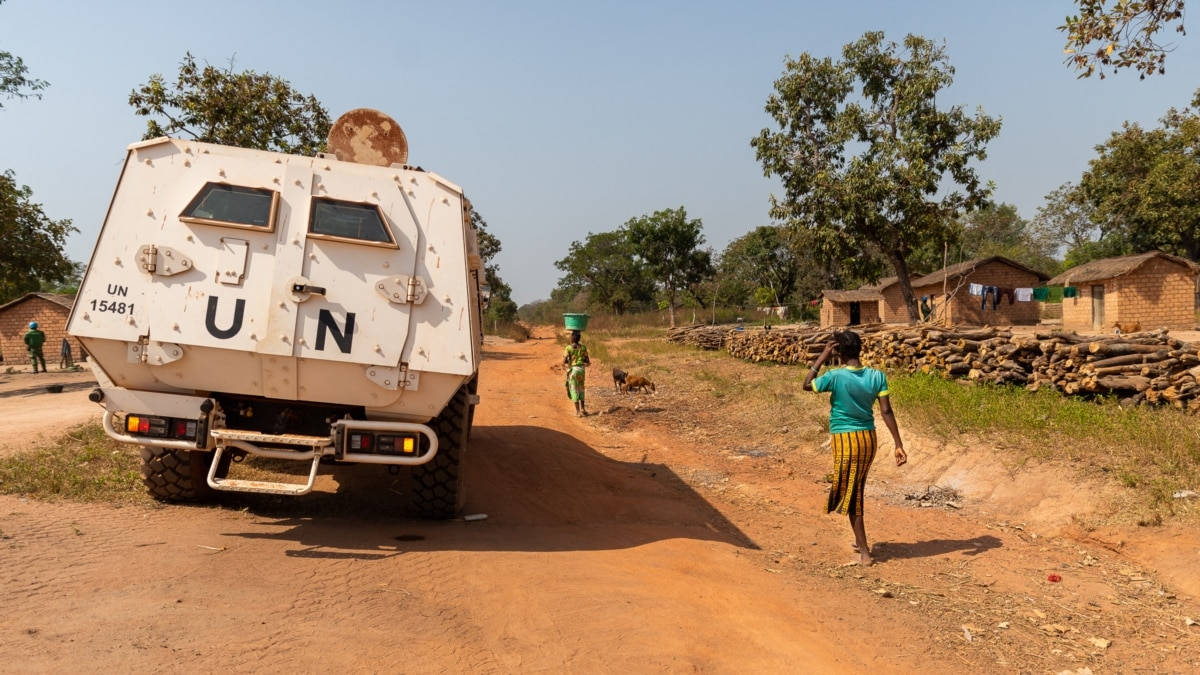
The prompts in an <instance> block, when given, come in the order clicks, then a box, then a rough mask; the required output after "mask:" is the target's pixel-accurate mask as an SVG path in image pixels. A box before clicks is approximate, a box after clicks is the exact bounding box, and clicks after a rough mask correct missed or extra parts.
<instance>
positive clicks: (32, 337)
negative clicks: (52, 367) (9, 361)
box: [25, 321, 46, 373]
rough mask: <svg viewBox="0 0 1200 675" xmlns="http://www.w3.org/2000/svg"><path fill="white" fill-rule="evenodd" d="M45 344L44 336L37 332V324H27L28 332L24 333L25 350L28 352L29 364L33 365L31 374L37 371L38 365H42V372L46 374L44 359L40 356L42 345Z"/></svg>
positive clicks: (32, 322) (34, 322) (31, 322)
mask: <svg viewBox="0 0 1200 675" xmlns="http://www.w3.org/2000/svg"><path fill="white" fill-rule="evenodd" d="M44 344H46V334H45V333H43V332H42V331H40V330H38V322H36V321H30V322H29V332H27V333H25V349H28V350H29V362H30V363H32V364H33V372H35V373H36V372H37V371H38V363H41V364H42V372H43V373H44V372H46V357H45V356H42V345H44Z"/></svg>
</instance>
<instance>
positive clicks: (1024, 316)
mask: <svg viewBox="0 0 1200 675" xmlns="http://www.w3.org/2000/svg"><path fill="white" fill-rule="evenodd" d="M1047 276H1048V275H1046V274H1043V273H1042V272H1039V271H1037V270H1035V269H1032V268H1030V267H1026V266H1025V265H1022V264H1021V263H1019V262H1017V261H1015V260H1009V259H1008V258H1004V257H1002V256H992V257H991V258H978V259H975V260H967V261H965V262H961V263H957V264H955V265H950V266H949V267H946V268H944V269H940V270H938V271H937V272H934V273H933V274H926V275H925V276H923V277H920V278H918V279H916V280H915V281H913V282H912V286H913V293H914V294H916V296H917V300H918V301H919V300H920V299H921V296H923V295H928V296H930V298H931V299H932V303H931V304H932V306H933V312H934V313H933V316H934V318H935V319H937V320H944V321H946V322H948V323H952V324H953V323H960V324H975V325H980V326H982V325H993V326H1009V325H1023V324H1026V325H1033V324H1036V323H1038V321H1040V320H1041V307H1040V303H1038V302H1033V301H1030V302H1019V301H1017V300H1016V298H1015V297H1014V295H1013V294H1006V295H1003V296H1002V297H1001V299H1000V301H999V302H998V303H995V305H994V306H993V303H992V302H991V301H990V300H989V301H988V302H987V303H986V305H985V304H984V303H983V298H981V297H980V296H976V295H971V294H970V293H969V288H970V285H971V284H980V285H982V286H995V287H997V288H1000V289H1006V290H1011V289H1016V288H1035V287H1037V286H1041V285H1042V283H1043V282H1045V280H1046V279H1047ZM943 288H944V289H945V293H944V294H943ZM945 295H948V296H950V297H949V299H947V298H946V297H945Z"/></svg>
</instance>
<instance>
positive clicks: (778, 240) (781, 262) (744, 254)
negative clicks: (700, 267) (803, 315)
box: [720, 225, 808, 305]
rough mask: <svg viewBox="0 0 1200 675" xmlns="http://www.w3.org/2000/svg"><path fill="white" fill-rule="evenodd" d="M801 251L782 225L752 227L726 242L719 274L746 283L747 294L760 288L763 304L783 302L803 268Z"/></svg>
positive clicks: (780, 303) (790, 231)
mask: <svg viewBox="0 0 1200 675" xmlns="http://www.w3.org/2000/svg"><path fill="white" fill-rule="evenodd" d="M802 255H803V251H802V250H801V249H800V247H798V246H797V245H796V242H795V236H794V235H793V231H792V230H791V229H789V228H786V227H779V226H772V225H766V226H762V227H756V228H754V229H753V230H750V231H749V232H748V233H746V234H744V235H742V236H740V237H738V238H737V239H734V240H733V241H731V242H729V245H728V246H726V247H725V250H724V252H722V254H721V264H720V274H721V276H723V277H725V278H726V280H727V282H732V283H735V284H738V283H740V284H743V285H746V286H748V287H749V289H748V290H749V291H750V294H751V296H752V295H753V294H754V293H755V291H757V290H758V289H764V291H765V292H764V293H760V294H759V295H761V296H765V297H766V299H767V302H766V304H772V305H784V304H787V303H788V300H789V299H790V298H791V295H792V293H793V291H795V290H796V286H797V282H798V281H799V279H800V277H801V275H802V274H803V272H804V270H803V269H802V266H803V267H805V268H807V267H808V266H807V265H803V262H802Z"/></svg>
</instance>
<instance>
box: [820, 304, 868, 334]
mask: <svg viewBox="0 0 1200 675" xmlns="http://www.w3.org/2000/svg"><path fill="white" fill-rule="evenodd" d="M859 322H860V323H878V322H879V303H878V302H860V303H859ZM849 325H850V303H848V302H834V301H832V300H830V299H829V298H824V299H823V300H821V327H822V328H830V327H833V326H849Z"/></svg>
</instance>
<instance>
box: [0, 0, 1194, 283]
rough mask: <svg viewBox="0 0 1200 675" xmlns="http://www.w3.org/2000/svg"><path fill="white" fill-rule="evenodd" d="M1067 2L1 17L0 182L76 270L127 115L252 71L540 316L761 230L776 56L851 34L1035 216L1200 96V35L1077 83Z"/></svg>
mask: <svg viewBox="0 0 1200 675" xmlns="http://www.w3.org/2000/svg"><path fill="white" fill-rule="evenodd" d="M1072 8H1073V5H1072V3H1071V2H1069V0H1011V1H1008V2H990V1H989V2H983V1H969V0H958V1H953V2H952V1H950V0H946V1H943V2H934V1H932V0H909V1H907V2H900V1H895V2H885V1H882V0H876V1H872V2H866V1H862V2H856V1H854V0H847V1H843V2H828V1H823V2H800V1H795V0H793V1H791V2H783V1H780V2H746V3H733V2H603V1H600V0H594V1H592V2H587V3H584V2H562V1H561V0H560V1H557V2H551V1H547V2H516V1H513V2H421V3H414V2H399V1H397V2H353V1H351V0H345V1H343V2H336V3H335V2H321V3H318V2H311V1H309V0H291V1H289V2H248V1H243V2H222V1H213V2H203V3H197V2H186V3H184V2H170V1H168V0H160V1H158V2H122V1H120V0H113V1H111V2H82V1H75V2H54V1H51V0H8V2H5V3H4V4H3V5H0V49H3V50H7V51H11V52H13V53H15V54H17V55H19V56H21V57H23V58H24V59H25V62H26V64H27V65H28V66H29V68H30V71H31V73H32V75H33V76H35V77H39V78H42V79H45V80H48V81H49V82H50V85H51V86H50V88H49V89H47V90H46V92H45V96H44V98H43V99H42V100H41V101H38V100H25V101H7V102H5V108H4V109H3V110H2V111H0V170H3V169H12V170H14V171H16V174H17V180H18V181H20V182H22V183H25V184H28V185H29V186H31V187H32V188H33V190H34V193H35V198H36V199H37V201H39V202H41V203H42V204H43V205H44V206H45V209H46V211H47V213H49V214H50V215H51V216H52V217H55V218H71V219H72V220H74V222H75V225H76V226H77V227H78V228H79V230H80V232H79V234H77V235H75V236H74V237H73V238H72V239H71V242H70V245H69V248H68V253H69V254H70V255H71V257H73V258H75V259H78V260H86V259H87V256H88V255H89V253H90V251H91V247H92V244H93V243H94V241H95V237H96V234H97V232H98V231H99V227H100V224H101V220H102V219H103V217H104V212H105V209H106V208H107V206H108V200H109V197H110V195H111V193H112V188H113V184H114V182H115V181H116V179H117V174H118V170H119V168H120V164H121V162H122V160H123V157H124V148H125V146H126V144H128V143H130V142H132V141H135V140H137V139H139V138H140V137H141V135H142V133H143V130H144V125H145V123H144V120H143V119H141V118H137V117H135V116H134V115H133V110H132V108H130V107H129V105H128V104H127V98H128V95H129V92H130V90H131V89H133V88H134V87H136V86H137V85H138V84H140V83H142V82H145V81H146V79H147V77H148V76H149V75H150V74H152V73H163V74H164V75H166V76H168V79H173V75H174V74H175V72H176V71H177V66H178V62H179V60H180V58H181V57H182V56H183V54H184V52H185V51H188V50H190V51H191V52H192V53H193V54H195V55H196V56H197V57H198V58H199V59H201V60H205V61H208V62H211V63H214V64H223V63H226V62H227V61H228V59H229V58H230V57H231V56H234V55H236V65H237V67H239V68H251V69H254V70H258V71H267V72H271V73H273V74H276V75H279V76H282V77H285V78H287V79H288V80H290V81H291V82H292V83H293V84H294V85H295V86H296V87H297V88H299V89H300V90H301V91H304V92H311V93H313V94H315V95H316V96H317V97H318V98H319V99H320V100H322V101H323V102H324V103H325V105H326V106H327V107H328V108H329V110H330V112H331V114H333V115H334V116H336V115H338V114H340V113H341V112H344V111H345V110H348V109H350V108H354V107H360V106H364V107H374V108H378V109H380V110H383V111H385V112H387V113H389V114H391V115H392V116H393V117H395V118H396V119H397V120H398V121H399V122H400V123H401V125H402V126H403V127H404V129H405V132H406V133H407V135H408V138H409V142H410V145H411V160H410V161H412V162H413V163H416V164H420V165H422V166H424V167H425V168H427V169H430V170H433V171H436V172H438V173H441V174H443V175H444V176H446V177H447V178H449V179H451V180H453V181H455V182H456V183H458V184H460V185H462V186H463V187H464V188H465V189H466V191H467V194H468V196H469V197H470V198H471V200H472V201H473V202H474V204H475V205H476V207H477V208H478V209H479V211H480V212H481V213H482V214H483V216H484V218H485V219H486V220H487V222H488V225H489V228H490V229H491V230H492V231H493V232H494V233H495V234H496V235H497V236H499V237H500V239H501V241H502V243H503V247H504V250H503V252H502V253H501V254H500V256H499V263H500V266H501V274H502V276H503V277H504V278H505V279H507V280H508V281H509V282H510V283H511V284H512V286H513V289H514V295H515V298H516V300H517V301H518V302H520V303H525V302H529V301H532V300H535V299H538V298H543V297H546V296H547V295H548V294H549V292H550V289H551V288H553V286H554V284H555V282H556V281H557V279H558V276H559V275H558V271H557V270H556V269H555V268H554V261H555V260H556V259H558V258H560V257H562V256H563V255H564V254H565V252H566V250H567V246H568V245H569V244H570V242H571V241H572V240H576V239H581V238H583V237H584V236H586V235H587V233H588V232H601V231H606V230H611V229H614V228H616V227H618V226H619V225H621V224H622V223H623V222H625V221H626V220H627V219H629V218H630V217H633V216H637V215H641V214H643V213H648V212H651V211H654V210H656V209H661V208H674V207H677V206H679V205H683V206H686V207H687V209H688V213H689V215H691V216H693V217H699V218H702V219H703V221H704V231H705V235H706V236H707V239H708V243H709V244H710V245H712V246H713V247H714V248H716V249H717V250H720V249H721V248H723V247H724V246H725V244H727V243H728V242H729V241H730V240H731V239H733V238H735V237H737V236H739V235H741V234H743V233H744V232H746V231H747V230H749V229H750V228H752V227H755V226H757V225H762V224H767V223H768V222H769V220H768V217H767V206H768V203H767V197H768V195H769V194H770V193H771V192H772V190H774V189H776V186H775V183H774V182H772V181H770V180H767V179H765V178H763V176H762V171H761V168H760V166H759V165H758V163H757V162H756V161H755V159H754V154H753V152H752V150H751V148H750V146H749V139H750V137H751V136H753V135H755V134H756V133H757V132H758V131H759V130H760V129H762V128H763V127H764V126H766V125H767V124H768V119H767V117H766V115H765V113H763V103H764V101H765V100H766V97H767V96H768V95H769V94H770V92H771V86H772V83H773V82H774V80H775V79H776V78H777V77H778V76H779V75H780V73H781V71H782V67H783V58H784V56H785V55H786V54H793V55H798V54H800V53H802V52H810V53H812V54H814V55H822V56H824V55H831V56H834V55H837V54H838V52H839V50H840V48H841V46H842V45H843V44H845V43H846V42H850V41H852V40H854V39H856V38H858V37H859V36H860V35H861V34H862V33H863V32H864V31H867V30H884V31H886V33H887V34H888V37H890V38H893V39H896V40H899V39H900V38H902V37H903V35H904V34H905V33H908V32H915V33H920V34H922V35H925V36H927V37H931V38H937V39H943V40H945V41H946V44H947V48H948V52H949V55H950V59H951V62H952V63H953V64H954V66H955V67H956V69H957V82H956V84H955V85H954V87H953V89H952V90H951V91H950V92H949V95H947V96H945V97H943V99H942V100H943V101H944V102H946V103H962V104H966V105H967V106H969V107H971V108H974V107H975V106H977V105H978V106H982V107H983V108H984V109H985V110H986V111H987V112H988V113H989V114H992V115H998V116H1001V117H1003V119H1004V128H1003V131H1002V132H1001V135H1000V137H999V138H998V139H997V140H996V141H994V142H993V143H992V146H991V150H990V157H989V159H988V160H987V161H986V162H985V163H984V164H983V165H982V173H983V174H984V176H986V177H987V178H989V179H991V180H994V181H995V183H996V185H997V192H996V197H997V199H999V200H1001V201H1007V202H1012V203H1015V204H1016V205H1017V207H1018V208H1019V210H1020V212H1021V214H1022V215H1024V216H1026V217H1029V216H1032V215H1033V214H1034V212H1035V210H1036V208H1037V207H1038V205H1039V204H1041V201H1042V197H1043V196H1044V195H1045V194H1046V193H1047V192H1049V191H1050V190H1052V189H1053V188H1055V187H1057V186H1058V185H1060V184H1061V183H1063V182H1064V181H1068V180H1076V179H1077V178H1078V177H1079V174H1080V172H1081V171H1082V170H1083V169H1084V167H1085V166H1086V163H1087V160H1088V159H1089V158H1090V157H1091V156H1092V155H1093V146H1094V145H1095V144H1097V143H1099V142H1101V141H1103V140H1104V139H1105V138H1106V137H1107V136H1108V134H1109V133H1110V132H1111V131H1112V130H1114V129H1117V128H1119V126H1120V125H1121V123H1122V121H1124V120H1127V119H1128V120H1134V121H1139V122H1142V123H1144V124H1154V123H1155V121H1156V120H1157V119H1158V117H1159V116H1161V114H1162V113H1163V112H1164V111H1165V110H1166V109H1167V108H1168V107H1169V106H1177V107H1179V106H1184V105H1186V104H1187V103H1188V102H1189V101H1190V100H1191V97H1192V93H1193V92H1194V91H1195V89H1196V88H1197V87H1198V86H1200V36H1196V35H1192V36H1187V37H1182V38H1176V37H1175V36H1174V34H1170V35H1168V36H1167V38H1168V39H1178V49H1177V50H1176V51H1175V52H1174V53H1173V54H1172V55H1171V56H1170V57H1169V59H1168V63H1167V71H1168V72H1167V75H1166V76H1165V77H1155V78H1152V79H1148V80H1146V81H1138V79H1137V77H1136V75H1129V74H1127V73H1122V74H1120V75H1117V76H1115V77H1110V78H1109V79H1107V80H1104V81H1101V80H1099V79H1091V80H1076V79H1075V76H1074V75H1073V74H1072V73H1071V72H1069V71H1068V70H1067V69H1066V68H1065V67H1064V66H1063V65H1062V53H1061V52H1062V47H1063V42H1064V41H1063V38H1062V36H1061V34H1059V33H1058V32H1057V31H1056V30H1055V26H1057V25H1059V24H1060V23H1062V19H1063V17H1064V16H1065V15H1066V14H1067V13H1068V12H1070V11H1071V9H1072Z"/></svg>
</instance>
